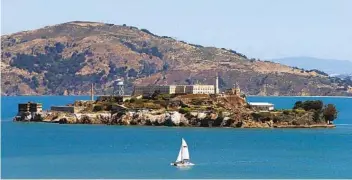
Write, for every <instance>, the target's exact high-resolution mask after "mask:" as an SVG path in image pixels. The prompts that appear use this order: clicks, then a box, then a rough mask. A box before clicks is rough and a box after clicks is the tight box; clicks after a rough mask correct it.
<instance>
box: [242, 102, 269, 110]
mask: <svg viewBox="0 0 352 180" xmlns="http://www.w3.org/2000/svg"><path fill="white" fill-rule="evenodd" d="M248 105H249V106H250V108H251V109H253V110H256V111H272V110H274V104H271V103H267V102H249V103H248Z"/></svg>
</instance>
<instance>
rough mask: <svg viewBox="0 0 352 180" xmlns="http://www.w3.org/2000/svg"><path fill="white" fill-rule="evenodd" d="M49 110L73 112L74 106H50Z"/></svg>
mask: <svg viewBox="0 0 352 180" xmlns="http://www.w3.org/2000/svg"><path fill="white" fill-rule="evenodd" d="M50 109H51V111H58V112H67V113H75V112H76V111H75V110H76V108H75V107H74V106H51V108H50Z"/></svg>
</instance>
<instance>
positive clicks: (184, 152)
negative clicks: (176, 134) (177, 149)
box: [181, 138, 189, 160]
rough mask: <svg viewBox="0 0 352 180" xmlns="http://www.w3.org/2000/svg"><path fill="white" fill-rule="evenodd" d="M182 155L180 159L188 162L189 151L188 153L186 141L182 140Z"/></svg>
mask: <svg viewBox="0 0 352 180" xmlns="http://www.w3.org/2000/svg"><path fill="white" fill-rule="evenodd" d="M181 149H182V153H181V159H182V160H189V151H188V146H187V143H186V141H185V140H184V139H183V138H182V147H181Z"/></svg>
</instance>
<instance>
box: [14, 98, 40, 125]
mask: <svg viewBox="0 0 352 180" xmlns="http://www.w3.org/2000/svg"><path fill="white" fill-rule="evenodd" d="M42 111H43V105H42V104H41V103H35V102H28V103H20V104H18V112H17V116H16V117H15V118H14V120H15V121H19V120H20V119H24V120H25V121H31V120H36V121H37V120H38V118H40V117H39V116H38V114H40V113H42Z"/></svg>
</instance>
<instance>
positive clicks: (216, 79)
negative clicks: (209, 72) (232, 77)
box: [214, 75, 219, 94]
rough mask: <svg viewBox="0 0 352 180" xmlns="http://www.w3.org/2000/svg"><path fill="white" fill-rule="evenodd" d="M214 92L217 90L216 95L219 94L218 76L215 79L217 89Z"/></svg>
mask: <svg viewBox="0 0 352 180" xmlns="http://www.w3.org/2000/svg"><path fill="white" fill-rule="evenodd" d="M214 90H215V94H219V76H218V75H216V77H215V88H214Z"/></svg>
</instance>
